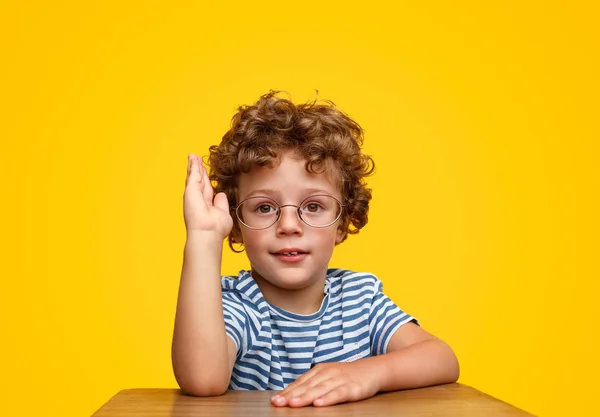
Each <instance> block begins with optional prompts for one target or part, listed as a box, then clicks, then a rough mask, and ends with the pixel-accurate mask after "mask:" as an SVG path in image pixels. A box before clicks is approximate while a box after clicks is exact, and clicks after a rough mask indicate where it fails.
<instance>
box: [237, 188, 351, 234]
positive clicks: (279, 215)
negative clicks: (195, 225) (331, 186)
mask: <svg viewBox="0 0 600 417" xmlns="http://www.w3.org/2000/svg"><path fill="white" fill-rule="evenodd" d="M314 197H330V198H333V199H334V200H335V201H336V202H337V203H338V205H339V206H340V212H339V213H338V215H337V217H336V218H335V220H334V221H332V222H331V223H329V224H326V225H325V226H313V225H312V224H309V223H307V222H306V220H304V219H303V218H302V212H301V210H300V209H301V207H302V203H304V202H305V201H306V200H308V199H311V198H314ZM253 198H265V199H267V200H271V201H273V202H274V203H275V204H277V218H276V219H275V221H274V222H273V223H271V224H270V225H268V226H267V227H250V226H248V225H247V224H246V223H244V221H243V220H242V219H241V218H240V214H239V213H238V210H239V209H240V207H241V206H242V204H244V203H245V202H246V201H248V200H251V199H253ZM284 207H296V214H297V215H298V218H299V219H300V220H301V221H302V223H304V224H305V225H307V226H309V227H314V228H315V229H324V228H325V227H329V226H332V225H334V224H335V222H337V221H338V220H339V219H340V218H341V217H342V213H343V212H344V208H345V207H346V205H345V204H343V203H342V202H341V201H340V200H338V199H337V198H335V197H334V196H332V195H329V194H313V195H310V196H308V197H306V198H305V199H304V200H302V201H301V202H300V205H296V204H284V205H280V204H279V203H278V202H277V200H275V199H273V198H271V197H267V196H259V195H253V196H251V197H247V198H245V199H243V200H242V201H240V204H238V205H237V206H235V207H231V210H232V211H234V212H235V217H236V218H237V219H238V221H239V222H240V223H241V224H243V225H244V227H246V228H248V229H250V230H265V229H268V228H269V227H271V226H273V225H274V224H275V223H277V222H278V221H279V220H280V219H281V212H282V210H281V209H282V208H284Z"/></svg>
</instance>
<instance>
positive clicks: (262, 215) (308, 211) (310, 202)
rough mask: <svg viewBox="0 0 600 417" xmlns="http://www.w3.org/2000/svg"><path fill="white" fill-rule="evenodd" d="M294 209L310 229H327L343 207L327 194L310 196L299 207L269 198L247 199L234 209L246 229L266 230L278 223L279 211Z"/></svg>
mask: <svg viewBox="0 0 600 417" xmlns="http://www.w3.org/2000/svg"><path fill="white" fill-rule="evenodd" d="M284 207H295V208H296V212H297V213H298V217H299V218H300V220H302V221H303V222H304V223H306V224H307V225H309V226H311V227H327V226H331V225H332V224H334V223H335V222H336V221H338V219H339V218H340V216H341V215H342V209H343V208H344V205H343V204H342V203H341V202H340V201H339V200H338V199H337V198H335V197H332V196H330V195H327V194H318V195H311V196H310V197H308V198H305V199H304V200H303V201H302V202H301V203H300V204H299V205H297V206H296V205H294V204H285V205H283V206H281V205H279V203H277V201H275V200H273V199H272V198H269V197H261V196H256V197H249V198H247V199H245V200H244V201H242V202H241V203H240V204H238V205H237V207H234V208H233V209H234V210H235V214H236V216H237V218H238V220H239V221H240V223H242V224H243V225H244V226H246V227H247V228H248V229H255V230H260V229H267V228H269V227H271V226H273V225H274V224H275V223H277V222H278V221H279V218H280V217H281V209H282V208H284Z"/></svg>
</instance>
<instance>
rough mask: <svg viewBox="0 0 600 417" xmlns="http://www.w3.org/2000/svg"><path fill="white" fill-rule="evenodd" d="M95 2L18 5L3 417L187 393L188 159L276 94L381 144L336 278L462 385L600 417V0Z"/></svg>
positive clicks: (9, 31) (1, 308)
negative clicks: (183, 308)
mask: <svg viewBox="0 0 600 417" xmlns="http://www.w3.org/2000/svg"><path fill="white" fill-rule="evenodd" d="M93 3H95V4H92V5H90V4H88V2H81V1H54V2H49V1H48V2H41V1H40V2H27V1H24V2H16V1H10V2H3V5H2V6H0V39H1V41H0V42H1V57H2V65H1V70H0V72H1V80H2V81H1V82H2V86H1V88H2V90H1V103H2V104H1V106H2V109H0V118H1V121H0V122H1V123H0V138H1V147H0V193H1V194H0V195H1V198H2V204H1V206H0V207H1V211H2V212H1V217H0V218H1V220H0V221H1V228H0V234H1V236H2V238H1V240H0V242H1V243H0V244H1V245H2V247H1V251H0V277H1V289H0V324H1V329H0V330H1V332H0V337H1V343H0V361H1V362H0V374H1V375H2V376H1V377H0V381H1V382H0V383H1V384H2V385H1V386H0V396H2V403H1V405H0V414H2V415H6V416H13V415H28V414H31V415H33V414H36V415H45V416H81V415H90V414H92V413H93V412H94V411H95V410H96V409H97V408H99V407H100V406H101V405H102V404H103V403H104V402H105V401H107V400H108V399H109V398H110V397H111V396H112V395H113V394H115V393H116V392H117V391H119V390H121V389H124V388H131V387H175V386H176V383H175V380H174V378H173V375H172V371H171V364H170V343H171V331H172V325H173V316H174V309H175V301H176V292H177V287H178V280H179V274H180V268H181V260H182V250H183V243H184V237H185V230H184V225H183V217H182V195H183V185H184V180H185V172H186V163H187V159H186V158H187V154H188V153H190V152H195V153H199V154H206V153H207V149H208V146H209V145H211V144H213V143H216V142H218V141H219V140H220V138H221V136H222V134H223V133H224V132H225V131H226V130H227V128H228V125H229V120H230V118H231V116H232V115H233V113H234V111H235V108H236V106H237V105H240V104H244V103H251V102H254V101H255V100H256V99H257V98H258V96H259V95H261V94H264V93H266V92H267V91H268V90H269V89H271V88H273V89H284V90H287V91H289V92H290V93H291V94H292V99H294V100H295V101H297V102H302V101H306V100H310V99H313V98H314V95H315V89H318V90H319V97H321V98H323V99H331V100H333V101H334V102H335V103H336V104H337V105H338V106H339V107H340V108H341V109H343V110H345V111H346V112H347V113H349V114H350V115H351V116H353V117H354V118H355V119H356V120H357V121H358V122H359V123H360V124H361V125H362V126H363V127H364V128H365V130H366V143H365V150H366V151H367V152H368V153H370V154H372V155H373V156H374V158H375V161H376V164H377V172H376V174H375V176H373V177H372V178H371V181H370V184H371V186H372V187H373V189H374V199H373V204H372V210H371V216H370V221H369V224H368V226H367V227H366V228H365V229H364V231H363V232H361V233H360V234H359V235H358V236H352V237H350V239H349V240H348V241H347V242H345V243H343V244H342V245H341V246H340V247H339V248H338V249H337V253H336V254H335V255H334V258H333V260H332V263H331V265H332V266H340V267H345V268H353V269H357V270H368V271H372V272H374V273H376V274H377V275H378V276H379V277H380V278H381V279H382V280H383V281H384V283H385V285H386V289H387V292H388V293H389V294H390V295H391V296H392V298H393V299H394V300H395V301H396V302H397V303H398V304H399V305H400V306H401V307H402V308H403V309H405V310H407V311H408V312H410V313H412V314H413V315H415V316H417V317H418V318H419V319H420V321H421V323H422V325H423V326H424V327H425V328H426V329H428V330H430V331H431V332H433V333H434V334H436V335H438V336H440V337H442V338H443V339H445V340H446V341H448V342H449V343H450V344H451V345H452V346H453V347H454V349H455V350H456V352H457V354H458V356H459V359H460V362H461V367H462V375H461V379H460V381H461V382H463V383H466V384H469V385H472V386H474V387H476V388H478V389H480V390H482V391H485V392H487V393H489V394H492V395H494V396H497V397H499V398H501V399H503V400H505V401H507V402H510V403H512V404H514V405H516V406H519V407H522V408H524V409H525V410H527V411H530V412H532V413H535V414H539V415H541V416H547V417H550V416H564V415H599V414H600V408H599V406H598V401H597V399H598V394H599V392H598V383H597V379H598V373H599V371H600V368H599V363H598V359H597V355H598V353H597V352H598V348H599V346H598V342H597V337H596V336H597V335H596V332H597V331H598V318H599V316H600V314H599V313H600V310H599V307H598V295H599V284H598V278H599V277H600V273H599V272H600V270H599V267H598V252H599V245H598V238H599V232H600V230H599V227H598V226H599V223H598V218H597V216H598V212H599V210H598V209H599V204H598V192H599V188H600V187H599V186H600V176H599V174H598V163H599V162H600V161H599V158H600V152H599V147H598V144H597V141H598V139H599V137H600V135H599V133H600V131H599V128H598V110H599V106H598V100H599V97H600V91H599V90H600V89H599V82H598V81H599V80H598V77H599V76H598V74H599V65H598V49H597V48H598V30H597V29H596V26H597V24H598V13H597V10H595V9H594V8H593V7H592V6H590V5H591V4H592V2H590V5H588V4H585V3H584V2H551V1H548V2H539V1H529V2H527V1H513V0H511V1H504V2H497V4H488V3H487V2H447V3H446V2H438V3H430V2H422V3H419V2H414V1H411V2H401V3H400V4H396V5H392V2H390V3H387V2H378V1H369V2H360V3H355V4H353V3H350V2H327V1H302V2H288V3H286V2H281V1H277V2H275V1H273V2H268V3H267V2H248V1H246V2H239V3H231V2H227V3H223V4H217V3H216V2H214V3H205V2H201V1H195V2H190V3H189V4H185V3H173V2H168V4H169V5H168V6H167V5H166V4H167V3H165V4H162V5H160V4H157V5H155V4H151V3H148V2H133V1H119V2H110V3H109V2H93ZM246 266H247V262H246V260H245V257H244V255H233V254H231V253H229V252H227V254H226V256H225V259H224V272H226V273H236V272H237V270H238V269H239V268H242V267H246Z"/></svg>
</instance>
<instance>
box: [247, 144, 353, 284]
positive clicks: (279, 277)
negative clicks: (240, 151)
mask: <svg viewBox="0 0 600 417" xmlns="http://www.w3.org/2000/svg"><path fill="white" fill-rule="evenodd" d="M280 161H281V163H280V164H279V165H276V166H275V167H273V168H267V167H261V168H255V169H254V170H252V171H251V172H249V173H246V174H242V175H241V176H240V179H239V184H238V201H243V200H245V199H246V198H248V197H253V196H263V197H269V198H271V199H273V200H275V201H276V202H277V203H278V204H279V205H280V206H283V205H286V204H293V205H295V206H297V205H300V203H301V202H302V201H303V200H304V199H306V198H307V197H310V196H313V195H316V194H327V195H331V196H333V197H335V198H337V199H338V200H340V201H342V198H341V193H340V190H339V187H338V186H337V181H336V180H335V179H334V178H333V175H330V174H329V175H328V173H327V172H324V173H319V174H315V173H310V172H308V171H306V168H305V161H304V160H302V159H299V158H297V157H295V156H294V155H293V154H291V153H284V154H283V155H282V156H281V158H280ZM339 225H340V220H338V221H337V222H335V223H334V224H332V225H331V226H328V227H324V228H315V227H311V226H309V225H307V224H306V223H304V222H303V221H302V220H300V218H299V217H298V212H297V209H296V208H295V207H283V208H282V209H281V217H280V218H279V221H277V222H276V223H275V224H274V225H272V226H271V227H269V228H267V229H262V230H253V229H248V228H247V227H245V226H244V225H241V224H240V229H241V233H242V236H241V237H242V240H243V243H244V246H245V249H246V253H247V255H248V258H249V259H250V264H251V265H252V270H253V275H254V276H255V278H257V279H258V280H261V278H262V279H263V280H264V281H266V282H265V285H273V286H275V287H278V288H281V289H289V290H299V289H303V288H306V287H309V286H311V285H320V284H319V283H320V282H321V281H322V280H323V279H325V275H326V272H327V267H328V264H329V260H330V259H331V255H332V254H333V248H334V247H335V245H336V244H337V243H340V242H341V241H342V238H343V236H344V234H343V231H342V230H340V228H339ZM291 251H294V252H299V255H296V256H286V255H284V254H283V252H291ZM257 274H258V276H257Z"/></svg>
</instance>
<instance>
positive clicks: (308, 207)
mask: <svg viewBox="0 0 600 417" xmlns="http://www.w3.org/2000/svg"><path fill="white" fill-rule="evenodd" d="M323 208H324V207H323V206H322V205H321V203H319V202H316V201H311V202H308V203H306V204H304V207H302V210H303V211H306V212H308V213H318V212H319V211H321V210H323Z"/></svg>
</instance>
